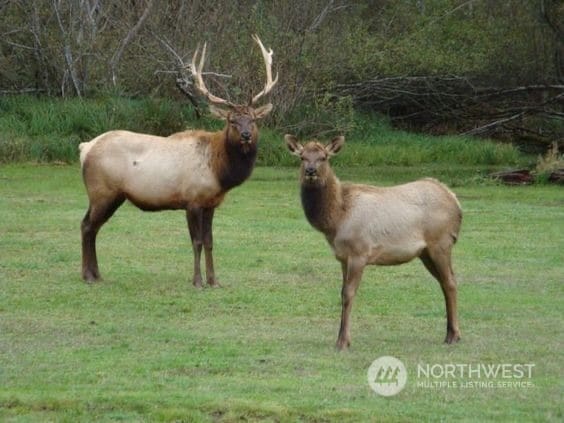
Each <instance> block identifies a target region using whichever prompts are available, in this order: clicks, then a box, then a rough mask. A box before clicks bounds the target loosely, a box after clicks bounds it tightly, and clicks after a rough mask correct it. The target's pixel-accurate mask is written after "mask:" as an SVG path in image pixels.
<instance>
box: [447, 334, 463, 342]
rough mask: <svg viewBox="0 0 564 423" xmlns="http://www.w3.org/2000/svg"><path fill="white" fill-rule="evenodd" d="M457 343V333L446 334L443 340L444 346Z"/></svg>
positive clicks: (458, 335) (458, 338)
mask: <svg viewBox="0 0 564 423" xmlns="http://www.w3.org/2000/svg"><path fill="white" fill-rule="evenodd" d="M458 341H460V333H459V332H452V333H447V336H446V338H445V344H454V343H456V342H458Z"/></svg>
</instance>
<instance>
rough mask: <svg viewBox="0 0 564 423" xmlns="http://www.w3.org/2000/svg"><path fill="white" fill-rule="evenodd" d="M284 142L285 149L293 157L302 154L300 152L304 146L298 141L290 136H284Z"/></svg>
mask: <svg viewBox="0 0 564 423" xmlns="http://www.w3.org/2000/svg"><path fill="white" fill-rule="evenodd" d="M284 141H285V142H286V147H288V150H290V153H292V154H293V155H294V156H300V155H301V154H302V150H303V149H304V146H303V145H301V144H300V143H299V142H298V139H297V138H296V137H295V136H293V135H290V134H286V135H284Z"/></svg>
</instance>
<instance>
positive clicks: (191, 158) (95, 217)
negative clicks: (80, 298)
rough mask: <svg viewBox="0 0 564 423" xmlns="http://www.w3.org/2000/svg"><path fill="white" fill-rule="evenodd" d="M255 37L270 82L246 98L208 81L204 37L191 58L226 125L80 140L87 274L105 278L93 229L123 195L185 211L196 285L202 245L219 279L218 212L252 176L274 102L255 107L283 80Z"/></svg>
mask: <svg viewBox="0 0 564 423" xmlns="http://www.w3.org/2000/svg"><path fill="white" fill-rule="evenodd" d="M253 38H254V40H255V41H256V43H257V44H258V45H259V47H260V50H261V52H262V57H263V59H264V62H265V65H266V84H265V86H264V89H263V90H262V91H261V92H259V93H258V94H257V95H255V96H254V97H252V98H251V99H250V101H249V104H247V105H241V104H234V103H231V102H229V101H227V100H225V99H223V98H220V97H217V96H215V95H213V94H212V93H210V92H209V90H208V89H207V88H206V85H205V83H204V79H203V74H202V69H203V66H204V60H205V55H206V44H204V46H203V48H202V53H201V57H200V61H199V65H196V58H197V56H198V51H199V48H198V49H196V51H195V53H194V56H193V58H192V62H191V64H190V71H191V73H192V76H193V79H194V81H195V86H196V88H197V89H198V90H199V91H200V93H201V94H202V95H203V96H205V98H206V99H207V100H208V102H209V103H210V111H211V113H212V115H213V116H215V117H216V118H218V119H223V120H225V121H226V125H225V127H224V128H223V130H221V131H218V132H207V131H203V130H190V131H185V132H179V133H176V134H173V135H171V136H169V137H158V136H152V135H146V134H139V133H134V132H128V131H110V132H106V133H104V134H102V135H100V136H98V137H96V138H94V139H93V140H91V141H89V142H85V143H82V144H80V146H79V148H80V163H81V167H82V174H83V179H84V184H85V186H86V191H87V193H88V200H89V206H88V210H87V212H86V215H85V216H84V219H83V220H82V224H81V232H82V277H83V279H84V280H86V281H88V282H92V281H96V280H98V279H100V271H99V270H98V260H97V257H96V235H97V233H98V231H99V229H100V227H101V226H102V225H103V224H104V223H105V222H106V221H107V220H108V219H109V218H110V217H111V216H112V215H113V214H114V212H115V211H116V210H117V209H118V208H119V207H120V206H121V205H122V204H123V203H124V201H125V200H129V201H130V202H131V203H133V204H134V205H135V206H137V207H139V208H140V209H142V210H145V211H158V210H176V209H184V210H186V218H187V220H188V230H189V233H190V238H191V241H192V246H193V252H194V277H193V284H194V286H196V287H201V286H202V275H201V270H200V257H201V252H202V247H203V249H204V253H205V263H206V279H207V283H208V285H210V286H217V285H218V281H217V279H216V277H215V271H214V264H213V255H212V248H213V238H212V221H213V216H214V211H215V208H216V207H217V206H219V205H220V204H221V202H222V201H223V199H224V197H225V194H226V193H227V191H229V190H230V189H232V188H234V187H236V186H238V185H240V184H241V183H243V182H244V181H245V180H246V179H247V178H248V177H249V176H250V175H251V172H252V170H253V167H254V164H255V158H256V154H257V142H258V128H257V124H256V121H257V120H258V119H261V118H263V117H265V116H266V115H267V114H268V113H269V112H270V111H271V110H272V104H270V103H268V104H266V105H263V106H261V107H258V108H255V104H256V103H257V102H258V100H259V99H261V98H262V97H263V96H264V95H266V94H268V93H269V92H270V91H271V90H272V88H273V87H274V85H275V84H276V82H277V81H278V75H277V76H276V78H274V79H272V54H273V52H272V50H271V49H270V50H269V51H267V50H266V48H265V47H264V45H263V44H262V42H261V41H260V39H259V38H258V36H256V35H255V36H254V37H253Z"/></svg>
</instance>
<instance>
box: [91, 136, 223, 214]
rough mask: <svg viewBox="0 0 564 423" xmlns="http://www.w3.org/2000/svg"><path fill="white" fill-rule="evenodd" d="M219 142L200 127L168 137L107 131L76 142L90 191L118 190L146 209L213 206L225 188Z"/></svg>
mask: <svg viewBox="0 0 564 423" xmlns="http://www.w3.org/2000/svg"><path fill="white" fill-rule="evenodd" d="M220 143H221V140H220V139H219V137H216V136H215V135H214V134H213V133H206V132H204V131H186V132H181V133H178V134H174V135H172V136H170V137H167V138H165V137H157V136H153V135H146V134H138V133H133V132H128V131H110V132H106V133H105V134H102V135H100V136H99V137H97V138H95V139H94V140H92V141H90V142H88V143H83V144H81V145H80V150H81V163H82V166H83V169H84V170H83V172H84V177H85V179H87V180H88V183H87V189H88V193H89V196H90V195H92V196H99V195H101V194H102V193H105V194H106V195H111V194H113V193H114V192H115V191H118V190H119V192H120V193H121V194H123V195H124V196H125V197H126V198H127V199H128V200H130V201H131V202H132V203H134V204H135V205H137V206H138V207H139V208H141V209H144V210H159V209H185V208H186V207H187V206H191V207H216V206H217V205H219V203H220V202H221V200H222V199H223V196H224V194H225V193H224V192H223V191H222V187H221V185H220V184H219V181H218V178H217V177H216V175H217V173H218V170H216V169H214V166H215V167H216V168H217V167H218V163H217V162H218V161H219V156H220V155H221V154H222V152H221V147H222V146H221V145H220ZM214 158H215V162H216V163H214V160H213V159H214ZM97 175H104V178H99V177H97Z"/></svg>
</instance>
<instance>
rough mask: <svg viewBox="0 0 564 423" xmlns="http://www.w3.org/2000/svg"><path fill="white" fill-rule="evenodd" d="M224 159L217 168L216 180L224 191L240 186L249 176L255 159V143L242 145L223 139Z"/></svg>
mask: <svg viewBox="0 0 564 423" xmlns="http://www.w3.org/2000/svg"><path fill="white" fill-rule="evenodd" d="M223 146H224V157H223V160H222V161H223V163H222V166H220V167H219V172H218V178H219V183H220V184H221V187H222V188H223V189H224V190H226V191H227V190H230V189H231V188H234V187H236V186H238V185H241V184H242V183H243V182H244V181H245V180H247V179H248V178H249V176H251V173H252V172H253V169H254V167H255V162H256V157H257V143H256V141H255V142H252V143H249V144H245V145H242V144H241V143H239V142H235V143H234V142H230V141H228V140H227V138H225V139H224V143H223Z"/></svg>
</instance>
